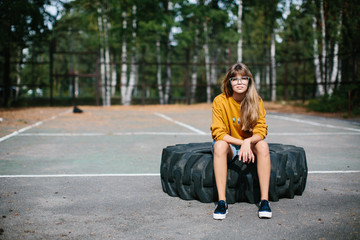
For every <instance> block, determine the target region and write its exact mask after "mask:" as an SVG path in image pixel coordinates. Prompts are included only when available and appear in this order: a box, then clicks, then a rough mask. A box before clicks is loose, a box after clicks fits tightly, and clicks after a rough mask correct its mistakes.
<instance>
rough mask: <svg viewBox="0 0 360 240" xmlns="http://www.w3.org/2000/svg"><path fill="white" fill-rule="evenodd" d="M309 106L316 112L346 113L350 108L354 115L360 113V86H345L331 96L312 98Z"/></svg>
mask: <svg viewBox="0 0 360 240" xmlns="http://www.w3.org/2000/svg"><path fill="white" fill-rule="evenodd" d="M307 108H308V109H309V110H312V111H316V112H341V113H344V114H348V113H349V110H350V112H351V114H352V115H353V116H355V115H359V114H360V86H359V85H350V86H346V87H344V86H343V87H341V88H340V89H338V90H336V91H335V92H334V94H332V95H331V96H329V95H325V96H322V97H319V98H316V99H312V100H310V101H309V103H308V104H307ZM345 116H347V115H345ZM347 117H350V116H347Z"/></svg>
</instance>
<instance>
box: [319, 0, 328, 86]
mask: <svg viewBox="0 0 360 240" xmlns="http://www.w3.org/2000/svg"><path fill="white" fill-rule="evenodd" d="M320 15H321V18H320V20H321V48H322V50H321V54H322V58H321V62H322V65H321V66H322V71H321V72H322V80H323V83H324V85H323V88H324V92H326V83H327V71H326V66H327V61H326V59H327V56H326V35H325V17H324V3H323V1H322V0H321V1H320Z"/></svg>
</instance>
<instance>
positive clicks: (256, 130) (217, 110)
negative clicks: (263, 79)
mask: <svg viewBox="0 0 360 240" xmlns="http://www.w3.org/2000/svg"><path fill="white" fill-rule="evenodd" d="M259 105H260V114H259V119H258V121H257V122H256V123H255V124H254V125H253V131H252V132H245V131H242V130H241V126H240V125H239V121H240V104H239V103H238V102H236V101H235V100H234V98H233V97H226V95H225V94H224V93H222V94H220V95H218V96H217V97H216V98H215V99H214V101H213V106H212V124H211V135H212V138H213V139H214V140H217V141H218V140H222V139H223V138H224V136H225V135H227V134H228V135H230V136H232V137H235V138H238V139H246V138H249V137H251V136H252V135H253V134H257V135H259V136H260V137H261V139H264V138H265V137H266V135H267V125H266V120H265V115H266V111H265V108H264V103H263V101H262V99H261V98H260V100H259Z"/></svg>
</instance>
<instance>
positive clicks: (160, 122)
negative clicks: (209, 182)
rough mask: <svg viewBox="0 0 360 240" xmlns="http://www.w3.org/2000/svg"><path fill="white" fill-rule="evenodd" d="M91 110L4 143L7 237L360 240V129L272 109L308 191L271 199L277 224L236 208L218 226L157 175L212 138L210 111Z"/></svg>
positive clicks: (1, 168) (0, 185)
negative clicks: (301, 162) (174, 152)
mask: <svg viewBox="0 0 360 240" xmlns="http://www.w3.org/2000/svg"><path fill="white" fill-rule="evenodd" d="M82 109H83V110H84V113H83V114H73V113H71V112H70V111H67V112H66V113H63V114H60V115H56V116H54V118H50V119H48V120H46V121H41V122H39V123H38V124H35V125H31V126H29V127H28V128H27V129H25V130H22V131H20V132H15V133H14V134H11V135H8V136H5V137H2V138H0V194H1V198H0V202H1V203H0V214H1V219H0V229H2V231H3V232H2V233H1V232H0V239H219V238H221V237H222V236H225V238H226V239H269V238H267V237H270V238H271V239H335V238H338V239H359V237H360V220H359V219H360V218H359V217H358V216H359V214H360V210H359V208H360V193H359V191H360V124H359V123H358V122H352V121H345V120H339V119H332V118H321V117H311V116H304V115H298V114H280V113H271V112H268V114H267V118H266V119H267V124H268V126H269V135H268V136H267V138H266V141H267V142H269V143H283V144H292V145H296V146H300V147H303V148H304V149H305V151H306V156H307V163H308V168H309V177H308V184H307V187H306V189H305V192H304V194H303V195H302V196H296V197H295V198H294V199H280V201H279V202H274V203H272V206H273V212H274V217H273V219H272V220H267V221H264V220H259V219H257V217H256V206H254V205H251V204H248V203H237V204H233V205H231V206H230V209H229V211H230V213H229V215H228V218H227V219H225V220H224V221H222V222H219V221H214V220H212V216H211V214H212V211H213V208H214V204H204V203H200V202H198V201H184V200H181V199H178V198H172V197H169V196H168V195H167V194H165V193H163V192H162V189H161V183H160V176H159V174H160V161H161V153H162V149H163V148H165V147H166V146H169V145H174V144H179V143H190V142H209V141H211V136H210V124H211V108H208V107H194V106H190V107H189V106H176V107H174V108H162V107H158V108H156V107H151V108H149V107H144V108H141V107H134V108H132V107H129V108H102V107H83V108H82ZM259 228H260V229H259Z"/></svg>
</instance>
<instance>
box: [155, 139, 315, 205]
mask: <svg viewBox="0 0 360 240" xmlns="http://www.w3.org/2000/svg"><path fill="white" fill-rule="evenodd" d="M269 148H270V158H271V176H270V189H269V198H270V201H278V200H279V198H294V195H302V193H303V191H304V190H305V185H306V179H307V171H308V169H307V163H306V155H305V151H304V149H303V148H301V147H296V146H292V145H283V144H274V143H270V144H269ZM160 174H161V184H162V188H163V191H164V192H166V193H168V194H169V195H170V196H173V197H180V198H181V199H184V200H193V199H196V200H199V201H201V202H205V203H209V202H214V201H217V190H216V183H215V177H214V170H213V157H212V153H211V142H206V143H189V144H178V145H175V146H168V147H166V148H164V149H163V152H162V159H161V167H160ZM226 198H227V202H228V203H235V202H249V203H256V202H258V201H259V200H260V187H259V181H258V177H257V171H256V165H255V164H243V163H242V162H240V161H235V162H234V163H231V164H229V166H228V177H227V189H226Z"/></svg>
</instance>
